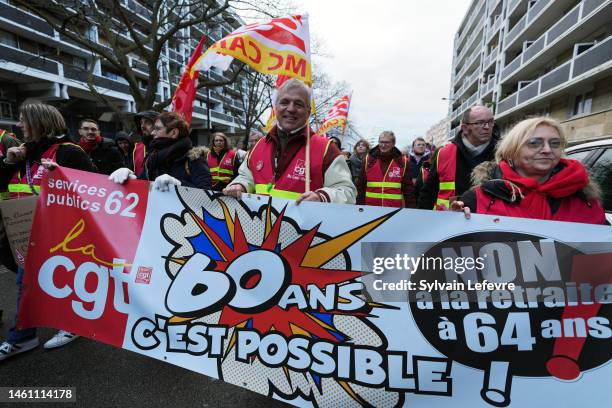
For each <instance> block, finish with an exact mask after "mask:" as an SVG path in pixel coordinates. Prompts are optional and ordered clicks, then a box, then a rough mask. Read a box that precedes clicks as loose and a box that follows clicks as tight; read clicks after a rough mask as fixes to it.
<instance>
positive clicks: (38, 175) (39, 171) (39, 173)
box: [32, 165, 45, 179]
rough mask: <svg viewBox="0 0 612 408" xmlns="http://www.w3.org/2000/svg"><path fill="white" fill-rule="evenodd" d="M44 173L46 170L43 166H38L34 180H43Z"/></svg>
mask: <svg viewBox="0 0 612 408" xmlns="http://www.w3.org/2000/svg"><path fill="white" fill-rule="evenodd" d="M44 171H45V168H44V167H43V166H42V165H40V166H38V169H37V170H36V174H35V175H34V177H32V178H35V179H42V177H43V174H44Z"/></svg>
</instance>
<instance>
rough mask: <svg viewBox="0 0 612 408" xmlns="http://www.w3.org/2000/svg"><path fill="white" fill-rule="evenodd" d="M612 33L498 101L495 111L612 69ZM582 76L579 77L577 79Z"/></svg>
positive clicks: (500, 110) (500, 111) (514, 106)
mask: <svg viewBox="0 0 612 408" xmlns="http://www.w3.org/2000/svg"><path fill="white" fill-rule="evenodd" d="M611 62H612V36H609V37H608V38H606V39H605V40H604V41H602V42H600V43H598V44H596V45H594V46H593V47H591V48H589V49H588V50H586V51H584V52H582V53H581V54H579V55H577V56H575V57H574V58H572V59H571V60H569V61H567V62H566V63H564V64H562V65H560V66H558V67H557V68H555V69H554V70H553V71H550V72H548V73H547V74H545V75H543V76H541V77H539V78H537V79H536V80H534V81H533V82H532V83H531V84H529V85H527V86H525V87H523V88H522V89H520V90H519V91H517V92H515V93H513V94H512V95H510V96H508V97H506V98H505V99H503V100H501V101H500V102H499V103H498V105H497V114H498V115H499V114H502V113H504V112H508V111H510V110H511V109H514V108H516V107H518V106H521V105H522V104H525V103H527V102H530V101H532V100H534V99H540V98H541V97H544V96H548V95H550V94H553V93H555V92H556V91H559V90H562V89H564V88H566V87H567V86H569V85H571V84H573V83H576V82H578V81H580V80H581V79H586V78H587V77H589V76H591V75H593V74H599V73H601V72H604V71H605V70H609V69H610V68H612V63H611ZM579 77H581V78H579Z"/></svg>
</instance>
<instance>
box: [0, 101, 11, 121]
mask: <svg viewBox="0 0 612 408" xmlns="http://www.w3.org/2000/svg"><path fill="white" fill-rule="evenodd" d="M0 118H3V119H14V118H15V117H14V116H13V104H12V103H11V102H7V101H1V102H0Z"/></svg>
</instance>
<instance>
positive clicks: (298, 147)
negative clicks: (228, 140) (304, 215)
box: [223, 79, 356, 204]
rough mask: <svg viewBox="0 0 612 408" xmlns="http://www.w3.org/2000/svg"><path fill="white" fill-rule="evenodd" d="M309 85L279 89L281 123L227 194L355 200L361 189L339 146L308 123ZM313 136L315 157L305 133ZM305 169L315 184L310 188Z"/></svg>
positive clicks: (259, 144)
mask: <svg viewBox="0 0 612 408" xmlns="http://www.w3.org/2000/svg"><path fill="white" fill-rule="evenodd" d="M310 95H311V92H310V88H308V87H307V86H306V85H304V84H303V83H302V82H300V81H298V80H296V79H290V80H288V81H286V82H285V83H284V84H283V85H281V87H280V88H279V89H278V96H277V98H276V101H275V102H274V110H275V112H276V117H277V124H276V125H275V126H274V127H273V128H272V130H271V131H270V132H269V133H268V134H267V135H266V136H265V137H264V138H263V139H261V140H260V141H259V142H257V144H256V145H255V146H254V147H253V149H251V150H250V151H249V153H248V155H247V157H246V159H245V160H244V162H243V163H242V165H241V166H240V168H239V170H238V176H237V177H236V178H235V179H234V180H233V181H232V182H231V183H230V184H229V185H228V186H227V187H226V188H225V189H224V190H223V193H224V194H226V195H229V196H232V197H236V198H240V195H241V194H242V193H245V192H249V193H256V194H264V195H270V196H272V197H280V198H285V199H291V200H296V203H297V204H299V203H300V202H302V201H318V202H334V203H351V204H353V203H355V195H356V189H355V185H354V184H353V181H352V179H351V173H350V171H349V168H348V166H347V164H346V160H345V159H344V156H342V154H341V153H340V150H339V149H338V148H337V147H336V146H335V145H333V144H332V143H331V142H330V141H329V139H327V138H325V137H323V136H319V135H315V134H314V132H313V131H312V130H310V129H309V128H308V127H307V126H308V122H309V118H310ZM307 135H310V140H309V146H310V149H309V150H310V160H309V162H308V163H307V160H306V145H307V144H306V141H307V140H306V137H307ZM306 171H309V175H310V188H306V187H307V186H306Z"/></svg>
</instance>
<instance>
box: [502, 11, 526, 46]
mask: <svg viewBox="0 0 612 408" xmlns="http://www.w3.org/2000/svg"><path fill="white" fill-rule="evenodd" d="M526 26H527V14H525V15H524V16H523V17H521V19H520V20H519V21H518V22H517V23H516V24H515V25H514V27H512V29H510V31H508V34H506V37H505V38H504V44H510V43H512V41H513V40H514V39H515V38H516V37H518V35H519V33H520V32H521V31H523V30H524V29H525V27H526ZM506 48H508V47H507V46H506Z"/></svg>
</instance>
